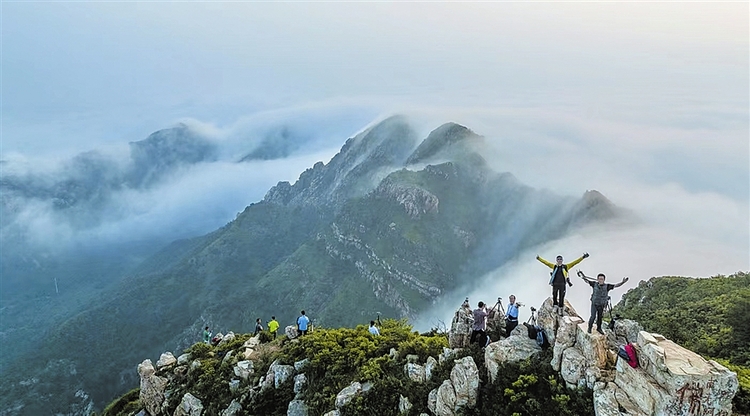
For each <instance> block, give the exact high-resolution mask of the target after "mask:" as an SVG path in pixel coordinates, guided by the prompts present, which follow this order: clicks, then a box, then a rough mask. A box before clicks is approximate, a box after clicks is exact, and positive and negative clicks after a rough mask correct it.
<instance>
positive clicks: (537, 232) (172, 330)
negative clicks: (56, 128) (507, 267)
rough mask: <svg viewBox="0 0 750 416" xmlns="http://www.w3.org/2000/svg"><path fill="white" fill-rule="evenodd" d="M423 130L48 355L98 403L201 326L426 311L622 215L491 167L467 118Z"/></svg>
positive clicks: (166, 271) (360, 159) (248, 228)
mask: <svg viewBox="0 0 750 416" xmlns="http://www.w3.org/2000/svg"><path fill="white" fill-rule="evenodd" d="M417 142H418V140H417V137H416V134H415V133H414V130H413V129H412V128H411V127H410V126H409V124H408V123H407V121H406V120H405V119H404V118H403V117H392V118H389V119H386V120H384V121H382V122H380V123H378V124H376V125H374V126H372V127H371V128H369V129H367V130H365V131H364V132H362V133H361V134H359V135H357V136H356V137H353V138H351V139H349V140H347V142H346V143H345V144H344V146H343V147H342V149H341V151H340V152H339V153H338V154H337V155H336V156H334V157H333V158H332V159H331V161H330V162H329V163H328V164H323V163H321V162H319V163H317V164H315V166H313V167H312V168H311V169H308V170H306V171H305V172H303V173H302V174H301V175H300V178H299V180H298V181H297V182H296V183H295V184H293V185H292V184H289V183H288V182H282V183H279V184H278V185H277V186H275V187H273V188H272V189H271V190H269V191H268V193H267V195H266V197H265V198H264V199H263V200H262V201H260V202H258V203H256V204H252V205H250V206H248V207H247V208H246V209H245V210H244V211H243V212H242V213H241V214H240V215H238V216H237V218H236V219H235V220H233V221H232V222H230V223H229V224H227V225H226V226H224V227H222V228H221V229H219V230H217V231H215V232H213V233H210V234H208V235H206V236H203V237H199V238H196V239H192V240H188V241H184V242H180V243H176V244H174V245H172V246H169V247H168V248H167V249H165V250H163V251H161V252H159V253H158V254H156V256H155V257H154V258H152V259H151V260H148V261H146V262H145V263H143V264H142V265H141V266H140V267H139V269H138V271H137V273H134V274H133V275H132V276H131V277H130V278H128V279H126V280H125V281H124V282H123V283H122V284H120V285H118V287H117V288H116V289H114V290H111V291H109V292H108V294H107V295H106V296H103V297H102V300H101V302H98V303H96V304H94V305H91V307H90V308H89V309H88V310H86V311H85V312H83V313H81V314H79V315H78V316H76V317H75V318H73V319H70V320H68V321H67V322H66V323H65V324H64V325H62V326H61V327H60V328H59V330H57V331H53V332H52V333H51V334H50V336H49V338H48V343H46V344H45V345H46V346H45V347H44V348H43V349H42V352H40V353H39V354H38V355H37V356H36V359H37V360H38V361H39V362H44V363H48V362H50V363H51V362H56V361H55V360H59V359H60V358H65V359H66V360H68V361H66V363H70V365H71V366H73V368H75V371H76V372H77V373H78V374H80V377H76V381H77V384H74V385H76V386H77V387H80V388H81V389H82V391H84V392H86V393H87V394H90V396H91V399H92V400H93V401H94V402H95V403H96V404H97V405H99V406H101V404H102V403H104V402H106V401H108V400H109V399H111V397H113V396H114V395H116V394H119V393H121V392H122V391H123V389H124V388H126V386H129V385H132V383H133V382H134V380H133V378H134V377H135V375H134V374H133V373H132V372H131V371H129V370H127V369H129V368H132V365H133V363H135V362H136V361H137V360H139V359H140V358H141V357H143V356H144V355H148V356H153V355H158V354H159V353H160V352H162V351H164V350H167V349H181V348H184V347H186V346H188V345H190V344H191V343H192V342H194V341H195V338H196V334H198V333H199V332H200V328H202V327H203V326H204V325H210V326H211V327H212V328H214V329H215V330H219V331H227V330H233V331H248V330H250V329H251V328H252V325H253V322H254V320H255V318H257V317H260V318H262V319H263V320H264V321H266V320H267V319H268V318H269V317H270V316H271V315H276V316H277V317H278V318H279V321H280V322H281V323H282V325H285V324H288V323H290V322H293V320H294V317H295V316H296V315H297V314H298V313H299V310H300V309H306V310H307V311H308V313H309V315H310V316H311V317H312V318H313V320H314V322H315V323H316V324H325V325H331V326H333V325H355V324H358V323H361V322H366V321H368V320H369V319H370V318H371V317H373V316H374V315H375V314H376V313H378V312H380V313H382V314H383V315H384V316H391V317H414V316H415V315H416V314H417V313H419V311H421V310H424V309H425V308H426V307H427V306H429V305H431V304H432V303H433V302H435V301H436V300H437V299H438V298H439V297H440V296H441V295H443V294H446V293H448V292H450V291H452V290H455V289H457V288H459V287H460V286H461V285H462V282H463V281H466V280H467V279H466V278H467V277H471V276H473V275H475V274H477V273H483V272H485V271H487V270H491V269H494V268H496V267H499V266H501V265H502V264H503V263H504V262H505V261H507V260H508V259H509V258H510V257H512V256H513V255H514V254H515V253H517V252H518V250H522V249H524V248H528V247H531V246H533V245H535V244H539V243H541V242H544V241H549V240H552V239H556V238H561V237H563V236H564V235H565V234H566V232H567V231H568V230H569V228H570V227H571V226H576V225H580V224H584V223H589V222H592V221H606V220H608V219H612V218H615V217H616V216H617V215H619V212H618V210H617V209H616V208H615V207H613V206H612V205H611V204H610V203H608V201H606V198H603V197H601V196H600V195H596V194H590V195H589V194H587V196H586V197H585V198H584V199H583V200H576V199H574V198H568V197H560V196H557V195H554V194H551V193H549V192H544V191H538V190H535V189H532V188H530V187H527V186H524V185H523V184H520V183H519V182H518V181H517V180H516V179H515V178H514V177H513V176H512V175H510V174H507V173H505V174H499V173H496V172H493V171H491V170H490V169H488V168H487V166H486V163H484V160H483V159H482V158H481V156H480V155H479V154H478V153H477V152H476V150H475V146H477V145H479V144H481V138H480V137H479V136H477V135H476V134H474V133H473V132H471V131H470V130H468V129H466V128H465V127H463V126H458V125H455V124H446V125H444V126H441V127H440V128H438V129H436V130H435V131H433V132H432V133H431V134H430V135H429V136H428V139H426V140H425V141H424V142H423V143H422V144H421V145H419V146H417ZM429 163H433V164H429ZM290 305H291V306H290ZM290 308H291V309H290ZM82 344H83V345H86V349H85V350H83V349H80V348H77V347H78V346H80V345H82ZM53 346H54V348H53ZM60 350H62V351H64V353H59V352H58V351H60ZM61 387H62V386H59V388H61ZM49 389H53V387H49ZM26 390H27V393H28V392H29V391H31V392H34V391H35V390H34V388H33V386H32V388H29V389H26ZM16 391H17V390H16ZM45 391H47V390H45ZM6 394H7V393H6ZM29 394H30V393H29ZM66 394H67V395H71V394H72V393H71V392H69V393H64V392H63V390H60V391H58V392H57V395H56V394H54V393H52V392H51V391H47V393H43V392H37V393H35V396H34V397H35V404H34V405H28V404H27V407H25V408H24V409H22V411H21V414H33V412H34V411H36V410H39V409H52V410H54V411H58V412H65V411H66V409H67V408H68V407H69V404H70V403H71V401H70V400H69V401H67V402H66V400H59V397H64V395H66ZM76 400H77V399H76ZM33 406H36V407H33ZM24 412H25V413H24Z"/></svg>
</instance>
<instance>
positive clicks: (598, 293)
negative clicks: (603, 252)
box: [577, 270, 628, 335]
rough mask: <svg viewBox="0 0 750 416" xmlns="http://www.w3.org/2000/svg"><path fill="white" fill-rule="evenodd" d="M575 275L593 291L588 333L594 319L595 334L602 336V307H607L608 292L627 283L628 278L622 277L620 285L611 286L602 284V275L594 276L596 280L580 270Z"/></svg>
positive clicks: (603, 277)
mask: <svg viewBox="0 0 750 416" xmlns="http://www.w3.org/2000/svg"><path fill="white" fill-rule="evenodd" d="M577 274H578V276H579V277H580V278H581V279H583V281H584V282H586V283H588V284H589V285H590V286H591V288H592V289H594V291H593V293H592V294H591V318H589V329H588V333H589V334H590V333H591V327H592V326H593V324H594V320H595V319H596V332H598V333H600V334H602V335H604V331H602V315H603V314H604V307H605V306H607V302H609V291H610V290H612V289H614V288H616V287H620V286H622V285H624V284H625V282H627V281H628V278H627V277H624V278H623V279H622V281H621V282H620V283H616V284H614V285H613V284H609V283H604V279H605V276H604V273H599V274H598V275H596V279H594V278H591V277H588V276H586V275H585V274H583V271H581V270H579V271H578V273H577Z"/></svg>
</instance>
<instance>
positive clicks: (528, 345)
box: [484, 327, 542, 381]
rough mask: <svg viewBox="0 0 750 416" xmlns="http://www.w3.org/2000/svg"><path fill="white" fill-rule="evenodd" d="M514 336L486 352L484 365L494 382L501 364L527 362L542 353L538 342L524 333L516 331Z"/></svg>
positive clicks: (493, 343)
mask: <svg viewBox="0 0 750 416" xmlns="http://www.w3.org/2000/svg"><path fill="white" fill-rule="evenodd" d="M522 328H523V327H522ZM524 332H525V329H524ZM514 334H517V335H511V336H510V337H508V338H505V339H501V340H500V341H497V342H492V343H490V345H488V346H487V348H485V350H484V364H485V366H487V372H488V373H489V376H490V380H492V381H495V378H496V377H497V372H498V369H499V368H500V364H501V363H504V362H516V361H521V360H525V359H527V358H529V357H531V356H533V355H535V354H538V353H540V352H542V349H541V348H540V347H539V345H537V343H536V340H533V339H530V338H529V337H528V336H526V335H525V334H523V333H518V332H515V331H514Z"/></svg>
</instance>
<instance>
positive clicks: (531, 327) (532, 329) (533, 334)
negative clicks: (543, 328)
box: [523, 322, 539, 339]
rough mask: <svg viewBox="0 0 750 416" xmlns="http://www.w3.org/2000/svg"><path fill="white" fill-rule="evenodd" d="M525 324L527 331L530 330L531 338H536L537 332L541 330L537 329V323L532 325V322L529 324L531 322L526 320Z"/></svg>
mask: <svg viewBox="0 0 750 416" xmlns="http://www.w3.org/2000/svg"><path fill="white" fill-rule="evenodd" d="M523 326H525V327H526V331H527V332H528V334H529V338H531V339H536V335H537V332H539V331H538V330H537V325H531V324H529V323H527V322H524V323H523Z"/></svg>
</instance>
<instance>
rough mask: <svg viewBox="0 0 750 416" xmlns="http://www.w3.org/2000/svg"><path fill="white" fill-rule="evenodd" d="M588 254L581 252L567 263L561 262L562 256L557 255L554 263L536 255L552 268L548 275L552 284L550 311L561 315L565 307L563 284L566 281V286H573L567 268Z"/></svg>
mask: <svg viewBox="0 0 750 416" xmlns="http://www.w3.org/2000/svg"><path fill="white" fill-rule="evenodd" d="M588 256H589V253H583V256H581V257H579V258H577V259H575V260H573V261H571V262H570V263H568V264H564V263H563V256H557V258H556V262H555V263H552V262H550V261H547V260H545V259H543V258H541V257H539V256H536V259H537V260H539V261H540V262H541V263H542V264H544V265H545V266H547V267H549V268H550V269H552V271H551V272H550V277H549V284H550V285H551V286H552V311H553V312H557V314H558V315H560V316H562V315H563V310H564V309H565V289H566V288H565V284H566V283H567V284H568V286H573V283H572V282H571V281H570V278H569V277H568V270H570V268H571V267H573V266H575V265H576V264H578V263H580V262H582V261H583V259H585V258H587V257H588Z"/></svg>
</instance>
